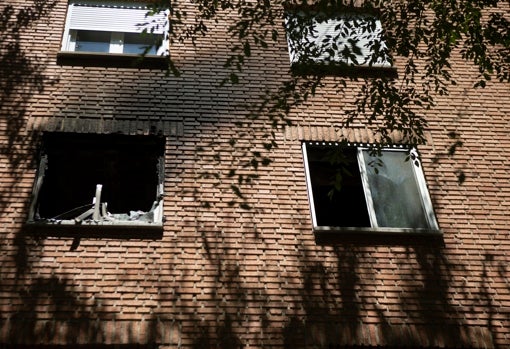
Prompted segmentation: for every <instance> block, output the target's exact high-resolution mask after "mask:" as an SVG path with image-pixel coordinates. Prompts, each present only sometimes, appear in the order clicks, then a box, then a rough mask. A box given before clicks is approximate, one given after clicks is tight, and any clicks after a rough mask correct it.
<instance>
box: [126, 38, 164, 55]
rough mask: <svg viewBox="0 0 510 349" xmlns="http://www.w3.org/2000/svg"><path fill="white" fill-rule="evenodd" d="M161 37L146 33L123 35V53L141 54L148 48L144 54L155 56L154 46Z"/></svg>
mask: <svg viewBox="0 0 510 349" xmlns="http://www.w3.org/2000/svg"><path fill="white" fill-rule="evenodd" d="M160 37H161V35H151V34H147V33H125V34H124V50H123V52H124V53H135V54H142V53H144V52H145V50H146V49H147V47H150V48H149V50H148V51H147V53H146V54H148V55H155V54H157V50H156V46H155V45H154V44H155V43H156V41H157V40H158V39H160Z"/></svg>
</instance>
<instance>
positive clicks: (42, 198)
mask: <svg viewBox="0 0 510 349" xmlns="http://www.w3.org/2000/svg"><path fill="white" fill-rule="evenodd" d="M164 144H165V141H164V138H162V137H157V136H126V135H98V134H71V133H47V134H44V135H43V138H42V149H41V165H40V167H39V174H38V178H37V180H36V185H35V188H34V202H33V204H32V212H31V215H32V217H31V219H32V220H34V221H47V222H52V221H70V222H73V221H74V222H80V223H82V222H86V221H87V220H90V221H95V222H105V223H111V224H115V223H122V222H129V221H131V222H145V223H157V222H158V221H159V220H160V213H159V212H157V211H158V210H160V206H161V205H160V202H161V196H162V180H163V173H162V172H163V167H164V166H163V158H164Z"/></svg>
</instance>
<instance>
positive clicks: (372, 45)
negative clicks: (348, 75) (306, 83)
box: [286, 13, 391, 67]
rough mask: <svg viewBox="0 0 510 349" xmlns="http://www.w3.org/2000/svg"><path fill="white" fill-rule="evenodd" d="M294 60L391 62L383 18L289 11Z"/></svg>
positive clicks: (376, 64)
mask: <svg viewBox="0 0 510 349" xmlns="http://www.w3.org/2000/svg"><path fill="white" fill-rule="evenodd" d="M286 25H287V28H288V31H290V32H289V33H288V36H287V38H288V41H289V54H290V60H291V63H298V62H300V61H303V60H305V61H306V60H310V61H313V62H317V63H333V62H342V63H346V64H349V65H370V66H378V67H381V66H385V67H387V66H391V63H390V59H389V57H388V56H387V47H386V45H385V44H384V41H383V39H382V25H381V21H380V20H378V19H376V18H373V17H370V16H364V15H347V14H345V15H336V16H332V17H328V16H326V15H325V14H322V13H320V14H317V15H311V16H308V17H307V15H306V14H303V13H298V14H293V15H288V16H287V19H286Z"/></svg>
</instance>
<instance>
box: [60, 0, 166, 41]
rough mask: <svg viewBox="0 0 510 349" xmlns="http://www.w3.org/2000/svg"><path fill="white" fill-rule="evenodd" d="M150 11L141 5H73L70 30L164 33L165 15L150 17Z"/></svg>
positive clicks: (70, 12) (71, 6) (70, 8)
mask: <svg viewBox="0 0 510 349" xmlns="http://www.w3.org/2000/svg"><path fill="white" fill-rule="evenodd" d="M148 11H149V10H148V9H147V8H146V7H145V6H144V5H140V4H137V5H135V6H133V5H123V6H122V5H115V4H107V5H95V4H90V3H88V4H87V3H72V4H70V5H69V16H70V21H69V29H75V30H101V31H112V32H124V33H139V32H141V31H143V30H144V29H147V31H149V32H150V31H151V30H152V31H153V32H154V33H156V34H162V33H164V31H165V23H166V16H165V13H164V12H160V13H158V14H156V15H152V16H148V15H147V12H148Z"/></svg>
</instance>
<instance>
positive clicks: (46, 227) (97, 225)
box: [24, 220, 163, 239]
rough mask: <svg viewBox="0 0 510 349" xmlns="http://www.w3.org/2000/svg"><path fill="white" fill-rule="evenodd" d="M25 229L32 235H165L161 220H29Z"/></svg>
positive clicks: (153, 237)
mask: <svg viewBox="0 0 510 349" xmlns="http://www.w3.org/2000/svg"><path fill="white" fill-rule="evenodd" d="M24 231H25V232H27V233H29V234H32V235H40V236H54V237H98V238H119V237H122V238H138V239H141V238H146V239H159V238H161V237H162V235H163V223H161V222H135V221H120V222H96V221H83V222H81V223H77V222H76V221H74V220H59V221H47V220H40V221H28V222H26V223H25V225H24Z"/></svg>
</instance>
